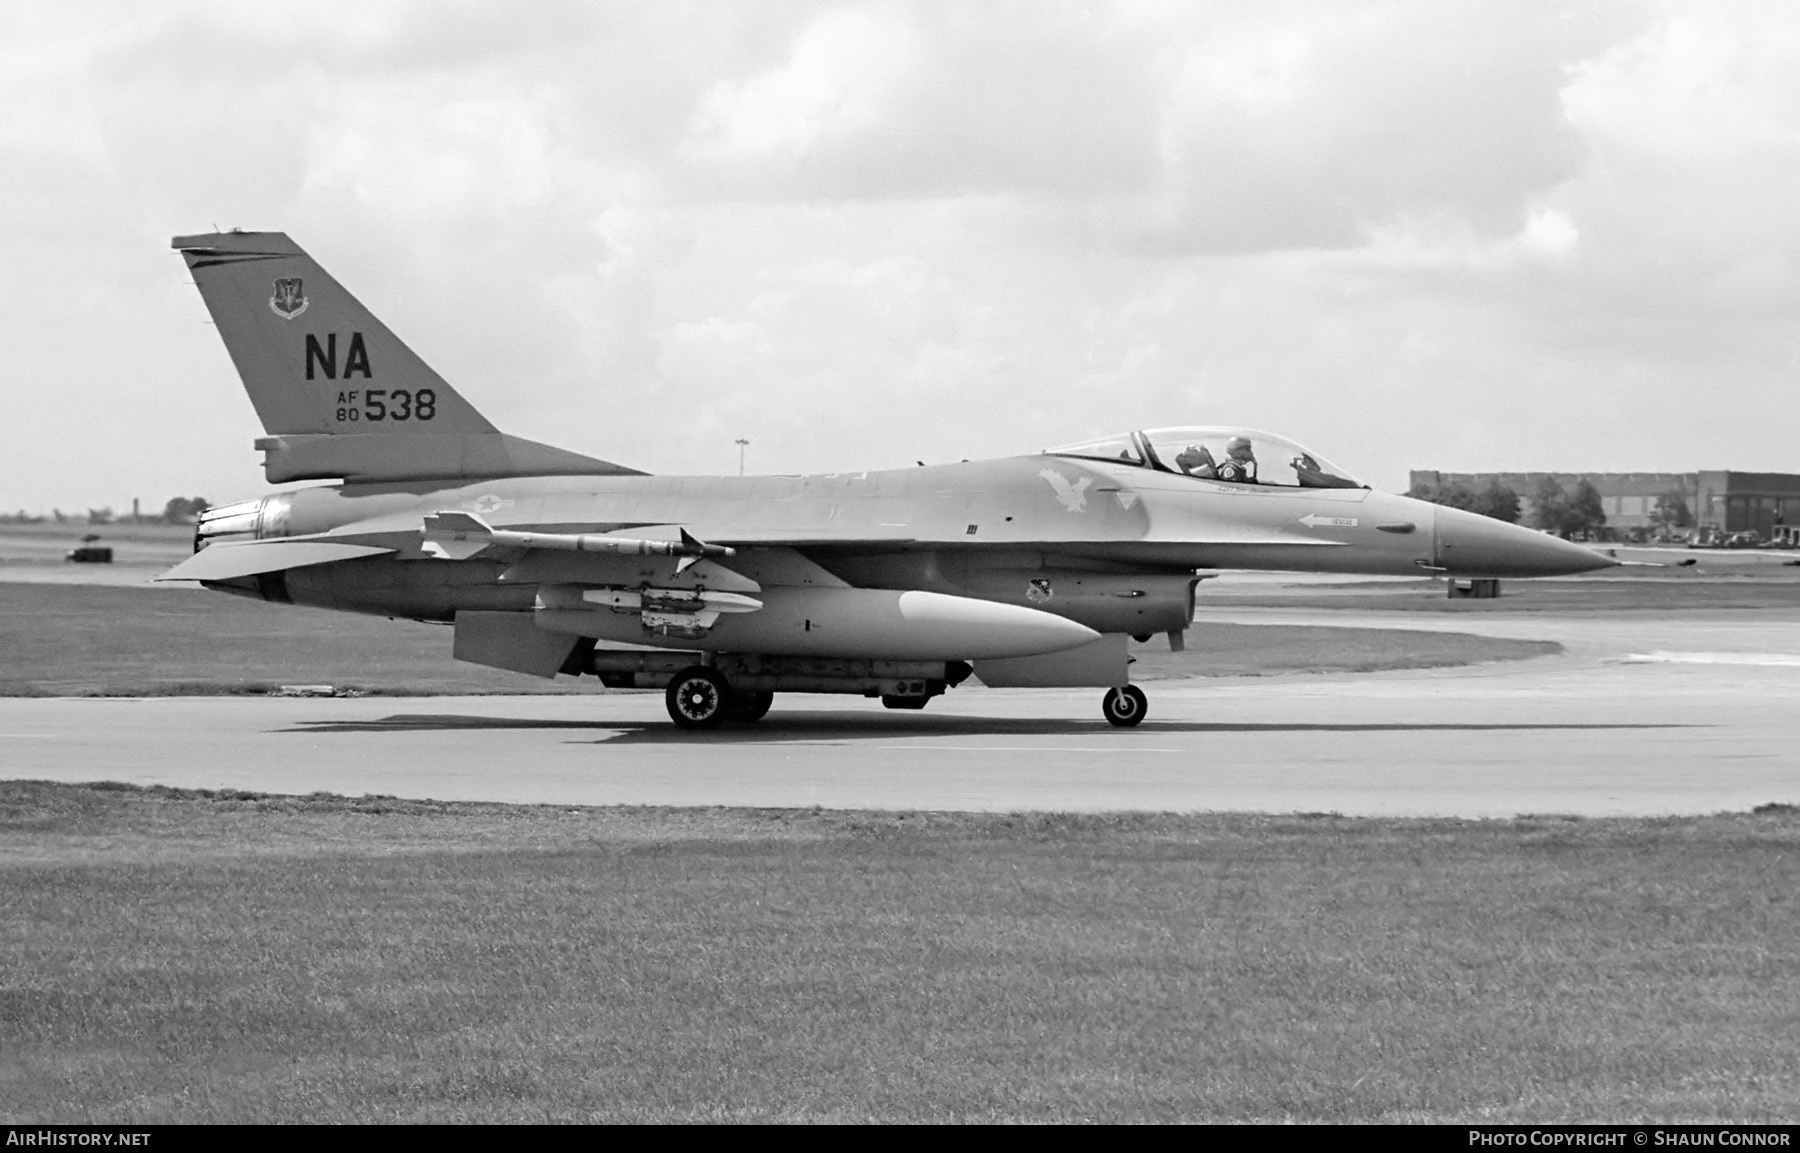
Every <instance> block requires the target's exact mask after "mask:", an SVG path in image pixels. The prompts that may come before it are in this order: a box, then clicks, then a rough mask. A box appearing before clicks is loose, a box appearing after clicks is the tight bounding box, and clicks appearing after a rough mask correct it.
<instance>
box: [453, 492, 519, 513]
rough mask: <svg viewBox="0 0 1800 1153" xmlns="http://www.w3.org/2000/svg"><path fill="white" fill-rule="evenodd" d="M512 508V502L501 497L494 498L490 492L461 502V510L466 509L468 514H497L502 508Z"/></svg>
mask: <svg viewBox="0 0 1800 1153" xmlns="http://www.w3.org/2000/svg"><path fill="white" fill-rule="evenodd" d="M512 506H513V502H512V501H510V500H507V499H506V498H505V497H502V496H495V495H494V494H493V493H491V492H484V493H482V494H481V495H480V496H478V497H476V498H475V499H474V500H465V501H463V502H462V507H463V508H466V509H468V510H469V511H470V512H479V513H483V514H486V513H491V512H499V511H500V510H501V509H503V508H511V507H512Z"/></svg>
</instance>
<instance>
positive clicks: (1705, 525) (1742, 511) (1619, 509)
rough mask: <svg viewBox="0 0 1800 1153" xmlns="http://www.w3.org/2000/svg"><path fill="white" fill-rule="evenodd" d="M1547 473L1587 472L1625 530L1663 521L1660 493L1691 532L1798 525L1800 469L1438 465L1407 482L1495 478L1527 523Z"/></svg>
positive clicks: (1476, 482)
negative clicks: (1671, 499)
mask: <svg viewBox="0 0 1800 1153" xmlns="http://www.w3.org/2000/svg"><path fill="white" fill-rule="evenodd" d="M1545 477H1553V478H1555V480H1556V481H1557V482H1558V483H1559V484H1561V485H1562V486H1563V488H1564V489H1565V490H1572V489H1574V487H1575V486H1576V484H1578V483H1579V482H1581V481H1583V480H1585V481H1587V482H1588V483H1590V484H1592V485H1593V486H1594V488H1595V489H1596V490H1597V491H1598V492H1599V493H1600V507H1601V508H1602V509H1603V510H1604V511H1605V512H1606V527H1607V528H1609V529H1614V530H1617V531H1618V532H1620V533H1624V534H1629V533H1631V532H1632V531H1633V530H1640V531H1644V532H1652V531H1655V530H1657V529H1659V528H1661V527H1662V522H1661V521H1660V520H1659V519H1658V517H1657V505H1658V503H1659V501H1660V499H1661V498H1662V497H1664V496H1675V497H1679V498H1680V499H1681V502H1682V505H1683V506H1684V507H1685V508H1686V509H1687V513H1688V518H1687V519H1688V523H1687V524H1686V525H1685V526H1681V527H1679V528H1677V529H1676V531H1677V532H1679V533H1681V534H1682V535H1684V536H1685V535H1694V536H1695V537H1697V538H1718V537H1727V536H1731V535H1734V534H1737V533H1754V534H1756V536H1757V537H1758V538H1760V539H1761V540H1765V541H1774V540H1783V539H1787V540H1791V539H1792V537H1793V536H1794V535H1795V534H1796V533H1797V532H1800V475H1797V474H1795V473H1788V472H1732V471H1729V470H1725V469H1712V470H1706V471H1701V472H1589V473H1575V472H1436V471H1432V470H1429V469H1414V470H1413V471H1412V474H1411V478H1410V479H1411V485H1412V487H1413V489H1415V490H1416V489H1418V488H1420V487H1421V486H1422V487H1424V488H1427V489H1439V488H1444V487H1447V486H1450V485H1462V486H1463V487H1465V488H1468V489H1471V490H1474V491H1477V492H1479V491H1480V490H1482V489H1484V488H1486V487H1487V486H1488V484H1489V483H1490V482H1497V483H1499V484H1500V485H1501V486H1503V487H1505V488H1510V489H1512V490H1513V491H1514V492H1515V493H1517V494H1518V495H1519V508H1520V517H1519V521H1520V523H1522V524H1529V523H1531V512H1532V509H1531V494H1532V493H1533V492H1534V491H1535V490H1536V489H1537V487H1538V485H1539V484H1541V483H1542V482H1543V480H1544V478H1545Z"/></svg>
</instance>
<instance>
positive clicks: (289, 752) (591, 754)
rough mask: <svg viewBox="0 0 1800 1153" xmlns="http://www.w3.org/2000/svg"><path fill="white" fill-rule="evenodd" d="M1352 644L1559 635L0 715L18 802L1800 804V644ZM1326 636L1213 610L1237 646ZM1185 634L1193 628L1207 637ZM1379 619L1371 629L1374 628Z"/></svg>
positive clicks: (1726, 638)
mask: <svg viewBox="0 0 1800 1153" xmlns="http://www.w3.org/2000/svg"><path fill="white" fill-rule="evenodd" d="M1394 615H1395V616H1397V617H1399V616H1404V619H1403V620H1399V621H1390V620H1386V619H1384V614H1374V613H1358V614H1356V620H1355V621H1354V623H1356V624H1358V625H1365V626H1375V627H1381V625H1387V624H1394V625H1397V626H1399V627H1413V628H1454V629H1458V630H1464V631H1485V632H1491V633H1494V634H1495V635H1507V636H1524V637H1533V638H1548V639H1559V640H1561V641H1562V642H1563V643H1564V644H1565V645H1566V646H1567V649H1568V651H1567V653H1566V654H1565V655H1564V656H1561V657H1551V658H1544V659H1539V660H1533V661H1524V662H1512V663H1506V664H1496V665H1483V666H1475V667H1471V668H1464V669H1451V670H1423V671H1408V672H1399V673H1376V674H1346V675H1329V676H1325V675H1291V676H1281V677H1267V678H1255V677H1251V678H1244V677H1234V678H1225V679H1212V680H1192V681H1179V682H1168V681H1159V682H1152V683H1150V684H1149V685H1148V686H1146V687H1147V690H1148V691H1149V693H1150V715H1149V720H1147V721H1146V722H1145V723H1144V724H1143V725H1142V726H1141V727H1140V728H1137V729H1135V730H1116V729H1113V728H1111V727H1109V726H1108V725H1107V724H1106V723H1105V722H1104V721H1103V720H1101V718H1100V715H1099V692H1098V690H992V689H983V688H980V687H964V688H961V689H958V690H954V691H953V692H952V693H951V694H950V695H949V696H948V697H947V698H945V699H942V700H939V701H935V702H933V704H932V705H931V707H930V708H929V709H928V710H926V711H924V712H921V713H901V712H889V711H886V710H883V709H881V708H880V707H879V706H876V705H874V704H873V703H872V702H869V701H864V700H862V699H860V698H836V697H818V696H790V697H783V698H780V699H778V701H777V704H776V709H775V711H774V712H772V713H771V714H770V716H769V717H768V718H767V719H766V720H765V721H764V722H762V723H761V724H758V725H756V726H754V727H752V728H747V729H725V730H721V731H719V732H716V733H708V734H699V735H696V734H692V733H685V732H681V731H678V730H676V729H675V728H674V727H673V726H672V725H671V724H669V722H668V720H667V718H666V716H665V714H664V712H663V705H662V699H661V695H660V694H649V693H630V694H626V693H606V694H601V693H596V694H594V695H592V696H584V697H569V696H562V697H416V698H391V697H390V698H362V699H329V698H327V699H277V698H202V697H178V698H152V699H29V698H26V699H20V698H12V699H6V700H0V765H3V766H4V768H3V770H0V773H3V775H4V776H6V777H10V778H41V779H54V780H63V781H91V780H117V781H126V782H131V783H136V784H166V785H175V786H185V787H198V788H237V789H248V790H256V791H266V792H277V793H306V792H312V791H315V790H324V791H330V792H336V793H346V794H394V795H399V796H405V797H429V798H435V799H442V800H488V801H505V802H533V803H555V804H582V805H609V804H648V805H677V806H694V805H702V806H704V805H734V806H735V805H744V806H769V807H787V806H811V805H818V806H823V807H828V808H869V809H939V810H946V809H954V810H987V811H1011V810H1065V811H1071V810H1072V811H1107V810H1174V811H1201V810H1257V811H1268V812H1338V813H1343V814H1346V815H1406V816H1463V817H1493V816H1513V815H1516V814H1521V813H1568V814H1580V815H1590V816H1599V815H1615V814H1620V815H1622V814H1632V815H1651V814H1683V813H1708V812H1717V811H1725V810H1744V809H1749V808H1751V807H1754V806H1756V805H1759V804H1765V803H1769V802H1783V803H1789V804H1795V803H1800V705H1797V704H1796V702H1797V701H1800V622H1793V621H1776V622H1761V621H1757V620H1745V619H1744V618H1743V615H1742V614H1738V616H1736V617H1735V618H1733V619H1732V620H1719V621H1707V620H1690V619H1687V618H1678V617H1669V616H1661V617H1659V616H1657V615H1655V614H1621V615H1617V616H1612V617H1608V618H1605V619H1600V620H1592V621H1589V620H1574V619H1555V618H1546V617H1491V618H1482V619H1480V620H1479V621H1475V620H1472V619H1470V618H1467V617H1463V618H1454V619H1442V620H1439V619H1421V617H1420V615H1419V614H1394ZM1318 618H1328V619H1329V623H1336V624H1345V623H1352V622H1350V621H1347V620H1346V619H1345V617H1344V615H1343V614H1340V613H1306V612H1289V611H1286V610H1279V609H1275V610H1250V611H1232V612H1230V613H1228V614H1221V617H1220V619H1231V620H1235V621H1241V622H1248V623H1257V622H1263V623H1289V622H1309V623H1323V622H1322V621H1321V620H1320V619H1318ZM1202 619H1205V618H1204V617H1203V618H1202ZM1378 621H1379V624H1378Z"/></svg>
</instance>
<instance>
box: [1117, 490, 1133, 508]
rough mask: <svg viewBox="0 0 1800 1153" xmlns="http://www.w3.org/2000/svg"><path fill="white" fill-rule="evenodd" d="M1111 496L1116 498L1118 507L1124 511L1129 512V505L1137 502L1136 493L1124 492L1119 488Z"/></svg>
mask: <svg viewBox="0 0 1800 1153" xmlns="http://www.w3.org/2000/svg"><path fill="white" fill-rule="evenodd" d="M1113 496H1114V497H1115V498H1117V500H1118V502H1119V507H1120V508H1122V509H1124V510H1125V511H1126V512H1130V511H1131V506H1132V505H1134V504H1136V503H1137V493H1135V492H1126V491H1125V490H1124V489H1119V490H1118V491H1117V492H1115V493H1113Z"/></svg>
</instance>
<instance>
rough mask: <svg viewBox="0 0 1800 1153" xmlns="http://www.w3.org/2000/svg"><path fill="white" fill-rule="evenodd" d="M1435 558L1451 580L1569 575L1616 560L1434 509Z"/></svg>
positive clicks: (1556, 539)
mask: <svg viewBox="0 0 1800 1153" xmlns="http://www.w3.org/2000/svg"><path fill="white" fill-rule="evenodd" d="M1436 546H1437V549H1436V557H1437V565H1438V567H1439V568H1442V569H1444V570H1445V571H1447V572H1448V573H1450V574H1451V575H1453V576H1473V577H1539V576H1570V575H1572V574H1574V573H1582V572H1592V571H1594V570H1595V569H1603V568H1613V567H1615V566H1617V565H1618V563H1619V562H1618V561H1616V560H1613V559H1612V558H1610V557H1604V556H1601V555H1600V554H1599V553H1597V552H1595V551H1594V550H1593V549H1591V548H1584V547H1582V546H1581V545H1578V544H1575V543H1573V542H1571V541H1566V540H1563V539H1562V538H1560V537H1554V536H1550V535H1548V534H1546V533H1541V532H1534V531H1532V530H1531V529H1528V528H1521V527H1519V526H1518V525H1516V524H1507V523H1506V522H1505V521H1500V520H1495V519H1494V518H1493V517H1490V516H1482V515H1480V514H1479V513H1472V512H1465V511H1463V510H1462V509H1454V508H1440V509H1438V510H1437V530H1436Z"/></svg>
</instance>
